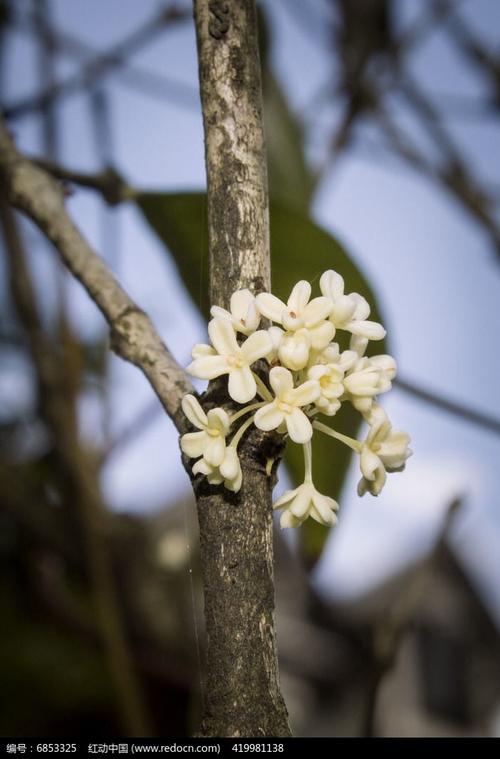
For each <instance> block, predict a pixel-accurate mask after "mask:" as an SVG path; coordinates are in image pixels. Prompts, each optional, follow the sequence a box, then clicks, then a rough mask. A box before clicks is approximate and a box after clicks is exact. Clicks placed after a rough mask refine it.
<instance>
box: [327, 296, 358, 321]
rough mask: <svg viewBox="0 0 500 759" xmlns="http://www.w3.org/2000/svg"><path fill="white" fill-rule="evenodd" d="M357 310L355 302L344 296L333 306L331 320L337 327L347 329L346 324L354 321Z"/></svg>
mask: <svg viewBox="0 0 500 759" xmlns="http://www.w3.org/2000/svg"><path fill="white" fill-rule="evenodd" d="M355 310H356V303H355V301H353V300H352V298H351V297H350V296H349V295H342V296H341V297H340V298H339V299H338V300H336V301H335V303H334V304H333V308H332V313H331V315H330V318H331V320H332V322H333V323H334V324H336V325H337V327H340V328H341V329H345V323H346V322H348V321H350V320H351V319H352V317H353V314H354V312H355Z"/></svg>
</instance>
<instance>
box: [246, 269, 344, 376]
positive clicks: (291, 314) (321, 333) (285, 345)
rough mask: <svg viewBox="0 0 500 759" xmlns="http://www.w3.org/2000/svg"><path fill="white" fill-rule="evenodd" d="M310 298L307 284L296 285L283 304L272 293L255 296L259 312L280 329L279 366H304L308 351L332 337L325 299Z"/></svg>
mask: <svg viewBox="0 0 500 759" xmlns="http://www.w3.org/2000/svg"><path fill="white" fill-rule="evenodd" d="M310 297H311V285H310V284H309V282H306V281H301V282H297V284H296V285H295V287H294V288H293V290H292V292H291V294H290V297H289V298H288V301H287V303H283V301H282V300H280V299H279V298H277V297H276V296H275V295H273V294H272V293H260V294H259V295H257V298H256V301H257V307H258V309H259V311H260V313H261V314H262V315H263V316H265V317H266V318H268V319H271V320H272V321H273V322H276V323H277V324H281V326H282V327H283V328H284V330H285V331H284V334H283V336H282V339H281V343H280V345H279V347H278V356H279V359H280V361H281V363H282V364H283V365H284V366H286V367H288V368H289V369H292V370H293V371H298V370H299V369H303V368H304V367H305V366H306V365H307V361H308V358H309V350H310V349H315V350H321V349H322V348H324V347H326V346H327V345H328V343H329V342H330V340H331V339H332V337H333V334H334V328H333V326H332V324H331V322H329V321H327V319H328V316H329V314H330V312H331V309H332V303H331V302H330V300H329V299H328V298H324V297H319V298H313V299H312V300H310Z"/></svg>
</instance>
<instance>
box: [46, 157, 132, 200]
mask: <svg viewBox="0 0 500 759" xmlns="http://www.w3.org/2000/svg"><path fill="white" fill-rule="evenodd" d="M31 161H32V163H34V164H36V165H37V166H39V167H40V168H41V169H44V171H47V172H48V173H49V174H51V175H52V176H53V177H55V178H56V179H59V180H60V181H61V182H68V183H69V184H77V185H80V186H81V187H86V188H88V189H90V190H96V191H97V192H99V193H100V194H101V195H102V197H103V199H104V200H105V201H106V203H108V205H110V206H116V205H118V204H119V203H123V202H125V201H127V200H134V198H136V197H137V194H138V193H137V191H136V190H134V189H133V188H132V187H130V185H129V184H127V182H125V180H124V179H123V177H122V176H121V175H120V174H119V173H118V172H117V171H115V170H114V169H112V168H108V169H106V170H104V171H100V172H98V173H96V174H92V173H89V172H85V171H75V170H74V169H69V168H67V167H66V166H61V165H60V164H58V163H55V162H54V161H49V160H47V159H45V158H37V157H32V158H31Z"/></svg>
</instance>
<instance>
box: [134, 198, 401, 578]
mask: <svg viewBox="0 0 500 759" xmlns="http://www.w3.org/2000/svg"><path fill="white" fill-rule="evenodd" d="M138 204H139V207H140V208H141V210H142V212H143V214H144V216H145V218H146V220H147V221H148V222H149V224H150V225H151V226H152V227H153V229H154V230H155V232H156V233H157V235H158V236H159V237H160V239H161V240H162V241H163V242H164V243H165V245H166V246H167V248H168V249H169V250H170V252H171V253H172V256H173V258H174V260H175V262H176V264H177V267H178V269H179V272H180V275H181V277H182V279H183V281H184V283H185V285H186V287H187V289H188V291H189V293H190V295H191V298H192V299H193V301H194V303H195V304H196V306H198V308H199V309H200V310H201V311H202V313H203V314H204V316H205V317H207V316H208V312H209V302H208V253H207V242H206V240H207V234H206V196H205V194H204V193H182V194H167V193H144V194H142V195H140V196H139V198H138ZM270 212H271V270H272V276H273V293H275V294H276V295H277V296H278V297H279V298H281V299H283V300H285V301H286V300H287V298H288V295H289V293H290V291H291V289H292V287H293V285H294V284H295V283H296V282H297V281H298V280H299V279H307V280H309V281H310V282H311V283H313V285H314V283H315V282H316V283H317V281H318V280H319V277H320V275H321V274H322V272H323V271H325V270H326V269H330V268H331V269H335V271H337V272H339V273H340V274H341V275H342V276H343V277H344V279H345V282H346V292H351V291H353V290H354V291H356V292H359V293H361V294H362V295H364V296H365V298H366V299H367V300H368V302H369V303H370V305H371V307H372V317H371V318H373V319H375V320H377V321H383V320H382V319H381V317H380V312H379V309H378V307H377V304H376V300H375V297H374V294H373V291H372V290H371V288H370V286H369V284H368V282H367V280H366V279H365V277H364V276H363V274H362V273H361V272H360V270H359V268H358V267H357V266H356V265H355V264H354V262H353V261H352V260H351V258H350V257H349V256H348V254H347V253H346V251H345V249H344V248H343V247H342V245H341V244H340V243H339V242H338V241H337V240H336V239H335V238H334V237H333V236H332V235H331V234H329V233H328V232H326V231H325V230H324V229H322V228H321V227H320V226H318V225H317V224H315V223H314V222H313V221H311V219H309V218H308V217H307V216H306V215H305V214H304V213H301V212H300V211H297V210H293V209H290V208H289V207H286V206H284V205H282V204H280V203H278V202H276V201H275V200H272V201H271V211H270ZM385 351H386V346H385V343H384V341H380V342H379V343H377V344H376V352H377V353H384V352H385ZM359 425H360V415H359V414H358V413H357V412H355V411H354V409H352V408H351V407H350V406H349V405H348V404H344V405H343V406H342V409H341V411H340V412H339V413H338V414H337V415H336V416H335V425H334V426H335V429H337V430H339V431H340V432H343V433H344V434H346V435H351V436H353V437H355V436H356V434H357V432H358V429H359ZM350 456H351V451H350V450H349V449H348V448H347V447H346V446H345V445H342V443H338V442H337V441H334V440H332V439H331V438H327V437H326V436H325V435H315V439H314V457H313V467H314V472H313V474H314V481H315V484H316V486H317V488H318V489H319V490H320V491H321V492H322V493H325V494H327V495H329V496H331V497H332V498H336V499H338V497H339V495H340V491H341V488H342V484H343V481H344V477H345V473H346V471H347V468H348V466H349V461H350ZM285 460H286V463H287V466H288V470H289V472H290V475H291V477H292V479H293V481H294V482H296V483H297V484H300V482H302V476H303V463H302V447H301V446H296V445H293V444H290V445H289V446H287V454H286V458H285ZM327 537H328V528H326V527H323V526H321V525H318V524H317V523H316V522H313V521H312V520H310V519H309V520H308V521H307V522H306V524H305V525H304V526H303V528H302V543H303V549H304V557H305V560H306V562H307V563H308V564H309V565H313V564H314V563H315V562H316V561H317V559H318V558H319V556H320V555H321V551H322V549H323V546H324V544H325V541H326V538H327Z"/></svg>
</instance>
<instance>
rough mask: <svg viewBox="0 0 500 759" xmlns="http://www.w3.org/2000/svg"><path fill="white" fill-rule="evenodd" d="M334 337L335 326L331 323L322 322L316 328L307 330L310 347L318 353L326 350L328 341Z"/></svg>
mask: <svg viewBox="0 0 500 759" xmlns="http://www.w3.org/2000/svg"><path fill="white" fill-rule="evenodd" d="M334 335H335V325H334V324H332V323H331V322H323V323H322V324H318V325H317V326H316V327H312V328H311V329H310V330H309V336H310V339H311V347H312V348H314V350H317V351H320V350H323V348H326V346H327V345H328V343H329V342H330V340H332V339H333V337H334Z"/></svg>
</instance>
